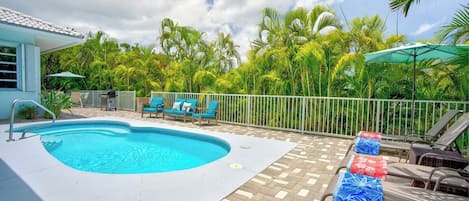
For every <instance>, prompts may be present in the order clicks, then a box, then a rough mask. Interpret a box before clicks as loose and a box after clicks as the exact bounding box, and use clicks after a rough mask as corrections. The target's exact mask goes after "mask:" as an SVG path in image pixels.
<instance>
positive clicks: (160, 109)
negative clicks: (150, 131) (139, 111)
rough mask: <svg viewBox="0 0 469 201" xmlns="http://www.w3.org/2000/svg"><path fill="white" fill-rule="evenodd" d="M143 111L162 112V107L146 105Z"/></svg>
mask: <svg viewBox="0 0 469 201" xmlns="http://www.w3.org/2000/svg"><path fill="white" fill-rule="evenodd" d="M143 111H145V112H156V111H158V112H162V111H163V108H153V107H146V108H143Z"/></svg>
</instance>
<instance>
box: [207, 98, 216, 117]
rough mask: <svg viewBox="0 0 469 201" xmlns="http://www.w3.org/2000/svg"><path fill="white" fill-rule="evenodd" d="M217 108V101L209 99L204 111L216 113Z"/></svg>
mask: <svg viewBox="0 0 469 201" xmlns="http://www.w3.org/2000/svg"><path fill="white" fill-rule="evenodd" d="M217 110H218V101H211V102H210V103H209V104H208V108H207V111H205V113H208V114H215V113H217Z"/></svg>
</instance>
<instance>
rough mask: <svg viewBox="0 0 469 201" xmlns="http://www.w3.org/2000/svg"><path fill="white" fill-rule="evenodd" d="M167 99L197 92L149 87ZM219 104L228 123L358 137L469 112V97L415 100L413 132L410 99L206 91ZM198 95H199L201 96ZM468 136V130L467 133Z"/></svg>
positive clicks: (403, 131) (425, 126) (404, 131)
mask: <svg viewBox="0 0 469 201" xmlns="http://www.w3.org/2000/svg"><path fill="white" fill-rule="evenodd" d="M151 96H152V97H154V96H159V97H164V98H165V106H166V107H170V106H171V105H172V103H173V102H174V99H175V98H196V99H199V96H201V94H199V93H175V92H151ZM204 96H205V97H204V99H203V100H204V102H203V103H198V104H199V106H206V105H207V103H208V102H209V101H210V100H218V101H219V102H220V103H221V104H220V115H219V120H220V121H221V122H225V123H232V124H240V125H247V126H255V127H264V128H271V129H279V130H286V131H295V132H301V133H313V134H322V135H335V136H354V135H355V134H356V133H357V131H360V130H373V131H379V132H383V133H386V134H390V135H423V134H424V133H425V132H426V131H428V130H429V129H430V128H431V126H432V125H433V124H434V123H436V122H437V121H438V120H439V118H440V117H441V116H443V115H444V114H445V113H446V111H448V110H450V109H457V110H463V111H465V112H468V110H469V102H467V101H466V102H463V101H429V100H417V101H415V108H416V109H415V117H414V118H415V119H414V132H413V133H410V132H409V128H410V127H411V124H412V122H411V121H412V120H411V101H410V100H393V99H361V98H339V97H304V96H270V95H243V94H205V95H204ZM199 100H200V99H199ZM465 135H466V136H465V137H466V138H468V139H469V134H468V133H466V134H465Z"/></svg>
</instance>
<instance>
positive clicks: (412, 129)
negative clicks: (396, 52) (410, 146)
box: [410, 49, 417, 136]
mask: <svg viewBox="0 0 469 201" xmlns="http://www.w3.org/2000/svg"><path fill="white" fill-rule="evenodd" d="M413 57H414V75H413V81H412V105H411V111H412V113H411V114H410V115H411V116H410V119H411V122H410V135H411V136H413V135H414V118H415V85H416V83H415V82H416V80H417V79H416V72H415V71H416V66H415V65H416V64H415V62H416V60H417V50H416V49H414V55H413Z"/></svg>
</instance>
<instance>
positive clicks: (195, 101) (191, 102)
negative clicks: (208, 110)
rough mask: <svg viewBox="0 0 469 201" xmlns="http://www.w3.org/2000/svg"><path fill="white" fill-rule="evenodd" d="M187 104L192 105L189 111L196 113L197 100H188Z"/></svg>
mask: <svg viewBox="0 0 469 201" xmlns="http://www.w3.org/2000/svg"><path fill="white" fill-rule="evenodd" d="M186 102H187V103H190V104H191V109H190V110H189V111H190V112H194V111H195V108H196V107H197V99H187V100H186Z"/></svg>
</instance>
